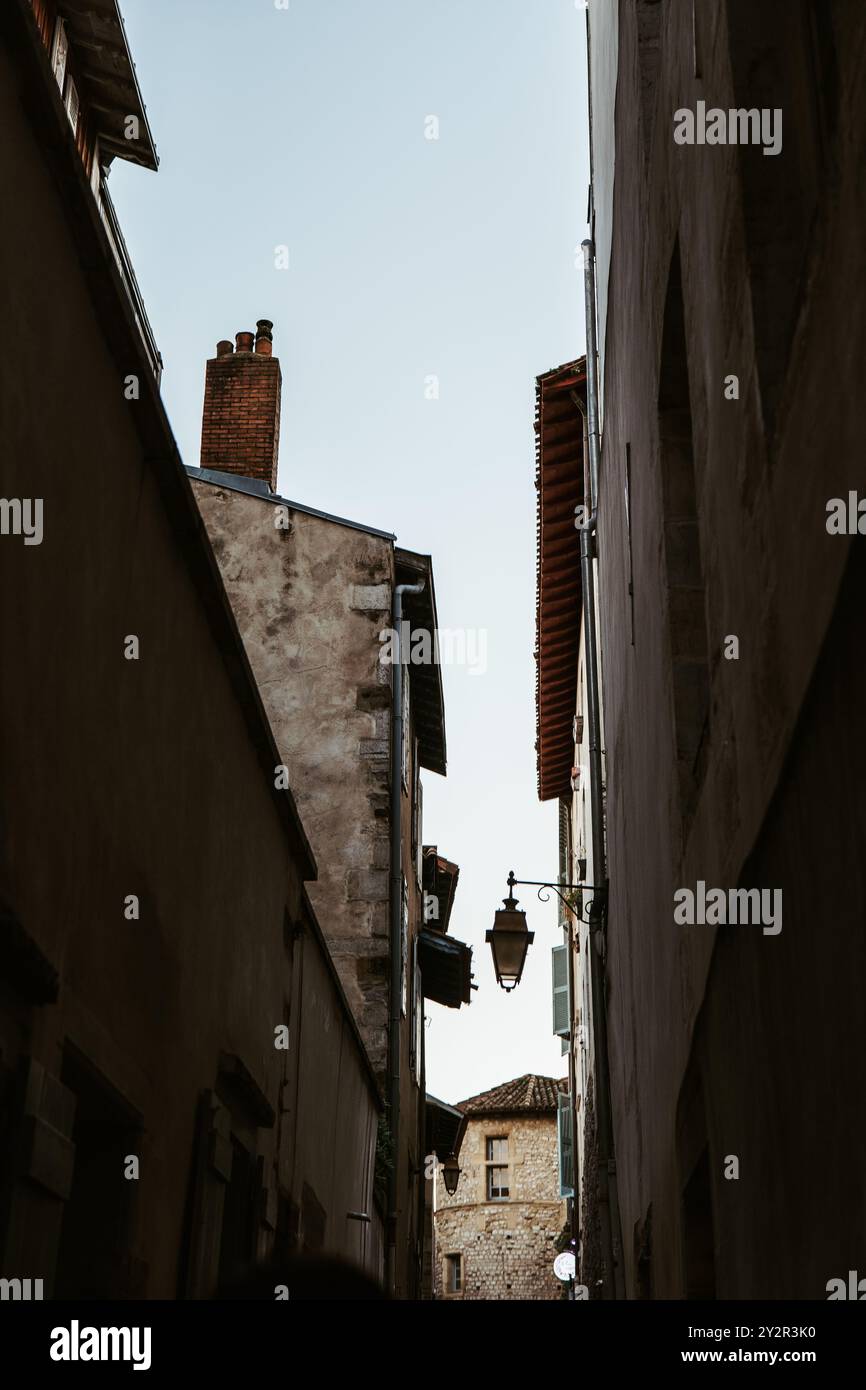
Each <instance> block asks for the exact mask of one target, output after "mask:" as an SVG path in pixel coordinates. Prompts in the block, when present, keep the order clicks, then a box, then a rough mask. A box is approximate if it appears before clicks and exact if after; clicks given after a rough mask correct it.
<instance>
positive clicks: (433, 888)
mask: <svg viewBox="0 0 866 1390" xmlns="http://www.w3.org/2000/svg"><path fill="white" fill-rule="evenodd" d="M459 877H460V868H459V866H458V865H457V864H452V862H451V860H450V859H446V858H445V856H444V855H442V854H440V853H439V851H438V849H437V847H436V846H435V845H425V846H424V849H423V852H422V856H421V883H422V887H423V889H424V892H425V893H427V894H428V895H429V896H430V897H432V898H435V899H436V916H435V917H433V918H431V919H430V923H431V925H432V926H433V927H434V928H435V929H436V930H438V931H441V932H447V930H448V923H449V922H450V920H451V909H452V908H453V906H454V895H455V893H456V892H457V880H458V878H459Z"/></svg>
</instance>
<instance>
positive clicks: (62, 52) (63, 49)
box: [51, 19, 69, 92]
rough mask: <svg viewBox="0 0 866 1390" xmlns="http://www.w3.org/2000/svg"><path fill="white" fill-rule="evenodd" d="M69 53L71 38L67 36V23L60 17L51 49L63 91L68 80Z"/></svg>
mask: <svg viewBox="0 0 866 1390" xmlns="http://www.w3.org/2000/svg"><path fill="white" fill-rule="evenodd" d="M68 54H69V39H68V38H67V37H66V24H65V23H64V21H63V20H62V19H58V21H57V27H56V28H55V30H54V47H53V48H52V50H51V67H52V68H53V70H54V76H55V78H56V80H57V85H58V87H59V88H60V90H61V92H62V91H63V83H64V82H65V80H66V59H67V57H68Z"/></svg>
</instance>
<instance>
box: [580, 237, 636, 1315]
mask: <svg viewBox="0 0 866 1390" xmlns="http://www.w3.org/2000/svg"><path fill="white" fill-rule="evenodd" d="M582 250H583V257H584V293H585V305H586V436H587V441H588V445H589V502H590V512H589V516H588V518H587V520H586V521H585V522H584V523H583V525H581V526H580V527H579V530H580V571H581V585H582V589H583V613H584V624H585V628H586V705H587V722H588V724H589V784H590V799H591V805H592V862H593V878H594V880H595V882H596V884H598V885H599V886H600V890H601V891H597V892H596V893H595V895H594V897H593V899H592V905H591V907H590V937H591V942H592V947H593V949H592V950H590V952H589V974H590V994H591V998H592V1020H593V1043H594V1048H595V1062H596V1065H595V1108H596V1134H597V1142H598V1167H599V1174H600V1178H601V1186H602V1189H603V1192H604V1196H603V1197H602V1198H601V1202H600V1205H601V1212H600V1217H601V1228H602V1244H603V1255H604V1263H605V1274H604V1297H605V1298H608V1299H614V1298H622V1297H624V1296H625V1291H624V1285H623V1270H622V1261H621V1258H620V1251H621V1248H622V1240H621V1236H620V1231H619V1206H618V1202H617V1193H616V1161H615V1155H614V1142H613V1121H612V1116H611V1103H610V1071H609V1065H608V1050H607V1000H606V991H605V976H604V960H605V941H606V933H607V905H608V879H607V851H606V845H605V832H604V789H603V778H602V744H601V704H600V696H599V660H598V625H597V621H596V612H595V565H594V560H595V558H596V556H597V553H598V476H599V452H600V451H599V425H598V343H597V339H596V319H595V249H594V247H593V244H592V242H591V241H589V240H587V241H584V242H583V246H582ZM600 1196H601V1194H600Z"/></svg>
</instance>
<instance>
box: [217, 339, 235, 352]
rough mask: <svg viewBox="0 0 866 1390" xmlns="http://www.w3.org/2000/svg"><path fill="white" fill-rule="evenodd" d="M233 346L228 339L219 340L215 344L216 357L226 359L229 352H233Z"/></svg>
mask: <svg viewBox="0 0 866 1390" xmlns="http://www.w3.org/2000/svg"><path fill="white" fill-rule="evenodd" d="M234 350H235V345H234V343H230V342H229V340H228V338H220V340H219V342H218V343H217V357H228V355H229V353H230V352H234Z"/></svg>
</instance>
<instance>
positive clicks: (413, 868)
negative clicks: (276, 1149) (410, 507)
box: [187, 319, 471, 1299]
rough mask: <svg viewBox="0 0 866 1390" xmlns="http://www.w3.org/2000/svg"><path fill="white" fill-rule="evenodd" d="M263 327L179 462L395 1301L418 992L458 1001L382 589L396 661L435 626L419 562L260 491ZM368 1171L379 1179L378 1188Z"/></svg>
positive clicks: (238, 354) (414, 1243) (269, 385)
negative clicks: (348, 1069) (302, 906)
mask: <svg viewBox="0 0 866 1390" xmlns="http://www.w3.org/2000/svg"><path fill="white" fill-rule="evenodd" d="M272 327H273V325H272V324H271V323H270V321H269V320H265V319H262V320H259V323H258V325H257V331H256V333H255V334H254V333H252V332H249V333H239V334H237V335H236V345H233V344H232V343H231V342H230V341H228V340H227V339H226V340H223V341H221V342H220V343H219V344H218V345H217V355H216V357H214V358H211V359H210V360H209V361H208V362H207V364H206V368H205V397H204V409H203V416H202V463H203V464H209V465H210V466H208V467H201V468H192V467H190V468H188V469H187V473H188V475H189V477H190V480H191V484H192V490H193V493H194V496H195V499H196V501H197V503H198V506H199V509H200V513H201V516H202V519H203V522H204V525H205V527H206V530H207V534H208V536H209V538H210V541H211V544H212V546H213V549H214V552H215V554H216V557H217V561H218V563H219V567H220V571H221V573H222V577H223V580H224V583H225V586H226V591H227V593H228V596H229V599H230V602H231V605H232V609H233V612H234V616H235V619H236V621H237V624H238V628H239V629H240V633H241V636H242V638H243V642H244V646H245V649H246V652H247V653H248V656H249V659H250V663H251V665H252V668H253V671H254V672H255V676H256V679H257V682H258V685H259V689H260V690H261V692H262V700H263V702H264V705H265V708H266V710H267V712H268V716H269V718H270V722H271V725H272V727H273V730H274V735H275V738H276V740H277V744H278V746H279V749H280V758H281V762H282V764H283V766H284V768H285V775H286V778H287V780H288V783H289V785H290V786H291V787H292V790H293V792H294V794H295V796H296V797H297V801H298V808H299V810H300V813H301V814H302V816H303V819H304V825H305V827H306V828H307V831H308V833H309V836H310V842H311V845H312V847H313V851H314V853H315V855H316V860H317V863H318V864H319V866H320V869H319V876H318V879H317V882H316V883H315V884H313V885H311V887H310V900H311V902H312V904H313V906H314V908H315V910H316V912H317V914H318V917H319V920H320V921H321V922H322V923H323V924H324V927H323V929H324V932H325V935H326V937H327V941H328V946H329V948H330V951H331V954H332V956H333V959H334V962H335V965H336V967H337V970H338V971H339V974H340V978H341V981H342V984H343V988H344V989H345V991H346V995H347V997H348V999H349V1002H350V1004H351V1007H352V1010H353V1012H354V1015H355V1018H356V1020H357V1024H358V1027H359V1029H360V1032H361V1034H362V1036H363V1039H364V1042H365V1044H366V1048H367V1051H368V1053H369V1056H370V1060H371V1063H372V1066H373V1069H374V1072H375V1074H376V1077H377V1080H378V1082H379V1085H380V1087H381V1090H382V1094H383V1098H384V1099H385V1101H386V1103H387V1106H388V1108H387V1112H386V1116H385V1121H384V1127H383V1134H382V1143H381V1145H380V1160H381V1159H382V1158H383V1156H385V1155H387V1160H386V1161H387V1165H388V1166H389V1167H390V1168H391V1173H390V1190H391V1196H392V1199H393V1202H394V1204H395V1206H394V1209H393V1210H390V1211H389V1213H388V1222H387V1229H388V1241H387V1245H388V1251H389V1275H390V1279H389V1282H390V1288H391V1291H392V1292H393V1294H394V1295H395V1296H396V1297H399V1298H410V1299H415V1298H419V1297H420V1296H421V1290H422V1268H423V1247H424V1223H425V1193H424V1179H423V1172H424V1160H425V1156H426V1154H427V1152H428V1150H427V1147H426V1141H425V1129H426V1126H425V1116H424V1105H425V1102H424V1096H425V1086H424V1072H425V1059H424V1044H425V1030H424V1026H423V1018H424V999H425V997H426V998H433V999H437V1000H438V1002H440V1003H444V1004H446V1005H449V1006H451V1007H458V1008H459V1007H460V1005H461V1004H462V1003H468V1002H469V997H470V994H469V990H470V983H469V978H470V970H469V961H470V956H471V952H470V950H469V948H466V947H461V946H460V945H459V944H458V943H457V942H454V941H453V940H452V939H451V938H449V939H448V941H447V942H445V943H443V942H442V941H441V940H440V939H439V937H440V936H444V934H445V933H444V932H443V933H439V934H437V935H435V937H434V934H433V933H432V932H426V931H425V888H424V882H423V879H424V855H423V849H424V846H423V809H422V797H423V788H422V781H421V774H422V771H424V772H430V773H437V774H439V775H444V774H445V766H446V753H445V713H444V702H443V694H442V678H441V667H440V666H439V664H438V663H436V662H427V663H419V662H417V661H415V660H413V661H412V662H409V661H408V659H405V660H403V661H401V662H400V663H399V664H396V663H395V661H394V659H393V658H394V647H393V643H392V642H391V641H390V640H389V638H388V634H389V633H390V632H391V631H392V627H391V625H392V618H393V609H394V601H395V589H396V588H397V587H398V586H411V587H412V588H415V587H416V586H417V587H418V588H419V592H417V593H411V592H410V593H406V594H405V595H404V596H403V598H402V604H403V609H402V612H403V617H402V622H401V626H402V628H403V631H402V633H401V637H402V640H403V643H404V646H403V652H404V656H405V657H406V658H408V656H409V655H410V654H411V639H409V638H408V637H407V630H408V632H411V633H417V632H418V631H419V630H424V631H426V632H430V633H435V632H436V631H437V630H438V618H437V612H436V595H435V589H434V584H433V566H432V561H431V559H430V557H429V556H427V555H418V554H415V553H414V552H412V551H409V550H404V549H402V548H401V547H399V546H397V544H396V538H395V537H394V536H393V535H392V534H391V533H390V532H387V531H382V530H379V529H377V528H376V527H372V526H367V525H365V524H363V523H361V522H356V521H353V520H351V519H348V518H345V517H338V516H333V515H331V514H327V513H323V512H321V511H318V510H316V509H315V508H313V507H310V506H308V505H305V504H304V503H303V502H298V501H294V500H290V499H288V498H286V497H283V496H281V495H280V494H279V493H278V492H277V469H278V442H279V411H280V390H279V387H280V368H279V361H278V359H277V357H275V356H274V355H273V347H272V332H271V330H272ZM397 680H399V681H400V682H401V685H402V690H401V700H402V720H401V728H400V731H399V733H398V732H396V725H395V709H394V695H395V689H396V681H397ZM395 743H396V746H397V750H398V762H397V765H396V767H397V772H396V777H395V776H394V768H395V763H394V760H393V759H394V754H393V750H394V747H395ZM395 783H396V786H395ZM395 791H396V793H397V795H396V796H395ZM441 862H442V863H443V864H445V863H447V862H448V861H446V860H444V859H443V860H442V861H441ZM451 868H452V869H453V871H454V872H453V875H452V876H451V878H450V879H449V882H450V883H451V884H452V890H453V884H454V883H456V876H457V866H456V865H452V866H451ZM449 901H450V899H449ZM395 905H396V914H397V918H396V922H395ZM443 914H444V915H445V916H447V913H446V912H445V906H444V904H443ZM431 926H436V921H435V920H434V921H433V922H432V923H431ZM395 956H396V960H395ZM443 971H444V975H443ZM389 1034H390V1036H389ZM388 1177H389V1175H388V1174H385V1175H383V1174H382V1173H380V1179H381V1181H380V1183H379V1184H378V1187H379V1195H380V1197H382V1198H384V1189H385V1187H386V1186H387V1185H388ZM395 1189H396V1190H395Z"/></svg>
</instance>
